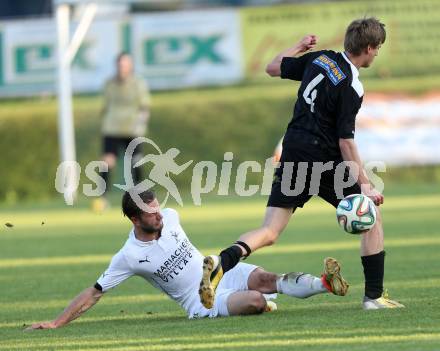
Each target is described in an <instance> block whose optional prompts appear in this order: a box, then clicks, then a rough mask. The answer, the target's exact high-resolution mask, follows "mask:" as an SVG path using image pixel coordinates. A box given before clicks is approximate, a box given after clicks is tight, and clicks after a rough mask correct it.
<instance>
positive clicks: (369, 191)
mask: <svg viewBox="0 0 440 351" xmlns="http://www.w3.org/2000/svg"><path fill="white" fill-rule="evenodd" d="M361 188H362V193H363V194H364V195H367V196H368V197H369V198H370V199H371V200H372V201H373V202H374V204H375V205H376V206H380V205H382V204H383V201H384V197H383V195H382V194H381V193H380V192H378V191H377V190H376V189H374V188H373V187H372V186H371V185H365V184H363V185H362V187H361Z"/></svg>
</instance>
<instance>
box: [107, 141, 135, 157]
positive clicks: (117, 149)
mask: <svg viewBox="0 0 440 351" xmlns="http://www.w3.org/2000/svg"><path fill="white" fill-rule="evenodd" d="M133 139H135V138H134V137H113V136H105V137H104V140H103V145H102V146H103V149H104V153H105V154H113V155H115V156H117V155H119V153H125V150H126V149H127V147H128V144H130V142H131V141H132V140H133ZM139 149H140V147H139V146H138V147H136V151H135V154H136V153H139V152H141V150H139Z"/></svg>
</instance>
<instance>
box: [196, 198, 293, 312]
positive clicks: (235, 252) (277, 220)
mask: <svg viewBox="0 0 440 351" xmlns="http://www.w3.org/2000/svg"><path fill="white" fill-rule="evenodd" d="M293 212H294V208H278V207H267V208H266V215H265V217H264V222H263V225H262V226H261V227H260V228H258V229H256V230H253V231H250V232H247V233H245V234H243V235H242V236H241V237H240V238H239V240H238V241H236V242H235V244H234V245H232V246H230V247H228V248H227V249H225V250H223V251H222V252H220V255H218V256H216V255H210V256H207V257H205V259H204V261H203V276H202V280H201V282H200V289H199V295H200V302H201V303H202V305H203V306H205V307H206V308H212V306H213V305H214V299H215V290H216V289H217V286H218V284H219V282H220V280H221V278H222V276H223V274H224V273H226V272H228V271H229V270H231V269H233V268H234V267H235V266H236V265H237V264H238V263H239V262H240V259H241V258H242V257H243V256H245V257H247V256H249V255H250V254H251V252H254V251H255V250H257V249H259V248H261V247H264V246H268V245H272V244H273V243H274V242H275V241H276V239H277V238H278V236H279V235H280V233H281V232H282V231H283V229H284V228H285V227H286V225H287V224H288V223H289V219H290V217H291V216H292V213H293Z"/></svg>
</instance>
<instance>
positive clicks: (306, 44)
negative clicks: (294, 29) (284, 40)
mask: <svg viewBox="0 0 440 351" xmlns="http://www.w3.org/2000/svg"><path fill="white" fill-rule="evenodd" d="M317 41H318V38H317V36H316V35H313V34H311V35H306V36H305V37H304V38H302V39H301V40H300V41H299V42H298V43H296V44H295V45H294V46H292V47H291V48H288V49H286V50H284V51H282V52H280V53H279V54H278V55H277V56H275V58H274V59H273V60H272V62H270V63H269V64H268V65H267V66H266V73H267V74H268V75H270V76H271V77H279V76H280V75H281V62H282V61H283V58H284V57H295V56H296V55H298V54H301V53H304V52H307V51H309V50H311V49H313V48H314V47H315V46H316V43H317Z"/></svg>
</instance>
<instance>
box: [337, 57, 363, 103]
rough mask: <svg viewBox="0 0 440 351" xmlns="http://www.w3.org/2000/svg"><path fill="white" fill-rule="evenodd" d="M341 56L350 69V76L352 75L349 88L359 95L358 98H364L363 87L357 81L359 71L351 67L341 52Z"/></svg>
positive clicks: (353, 66) (351, 64)
mask: <svg viewBox="0 0 440 351" xmlns="http://www.w3.org/2000/svg"><path fill="white" fill-rule="evenodd" d="M341 54H342V57H343V58H344V60H345V61H347V62H348V63H349V65H350V67H351V74H352V75H353V81H352V82H351V86H352V87H353V89H354V90H355V91H356V93H357V94H358V95H359V97H362V96H364V87H363V85H362V83H361V81H360V80H359V70H358V69H357V67H356V66H355V65H353V63H352V62H351V61H350V59H349V58H348V57H347V55H346V54H345V52H342V53H341Z"/></svg>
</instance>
